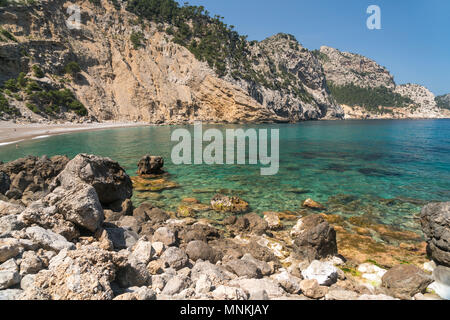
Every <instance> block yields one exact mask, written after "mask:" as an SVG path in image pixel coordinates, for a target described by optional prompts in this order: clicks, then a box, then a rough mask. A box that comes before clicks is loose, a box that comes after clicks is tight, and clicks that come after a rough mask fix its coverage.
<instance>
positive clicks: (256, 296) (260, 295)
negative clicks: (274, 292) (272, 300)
mask: <svg viewBox="0 0 450 320" xmlns="http://www.w3.org/2000/svg"><path fill="white" fill-rule="evenodd" d="M249 300H254V301H264V300H269V295H268V294H267V292H266V290H258V291H252V292H250V297H249Z"/></svg>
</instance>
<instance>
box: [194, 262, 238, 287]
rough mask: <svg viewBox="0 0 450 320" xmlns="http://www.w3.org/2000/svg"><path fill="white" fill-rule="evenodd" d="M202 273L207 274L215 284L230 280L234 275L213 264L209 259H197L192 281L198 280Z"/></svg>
mask: <svg viewBox="0 0 450 320" xmlns="http://www.w3.org/2000/svg"><path fill="white" fill-rule="evenodd" d="M202 275H207V276H208V277H209V279H210V280H211V281H212V283H213V284H221V283H224V281H227V280H230V279H231V278H232V275H231V273H230V272H228V271H227V270H225V268H223V267H221V266H217V265H214V264H212V263H211V262H209V261H201V260H199V261H197V262H196V263H195V265H194V267H193V268H192V271H191V279H192V281H197V280H198V279H200V277H201V276H202Z"/></svg>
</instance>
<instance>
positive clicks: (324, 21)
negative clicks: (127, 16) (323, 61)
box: [179, 0, 450, 95]
mask: <svg viewBox="0 0 450 320" xmlns="http://www.w3.org/2000/svg"><path fill="white" fill-rule="evenodd" d="M179 2H180V3H183V2H184V1H179ZM189 3H190V4H192V5H203V6H204V7H205V8H206V9H207V10H208V11H209V12H210V13H211V15H214V14H219V15H221V16H223V17H225V20H224V21H225V22H226V23H228V24H230V25H234V26H235V29H236V30H237V31H238V32H239V33H241V34H245V35H248V36H249V40H262V39H264V38H266V37H269V36H271V35H273V34H276V33H278V32H284V33H290V34H293V35H294V36H295V37H296V38H297V40H298V41H299V42H300V43H302V44H303V45H304V46H305V47H306V48H308V49H317V48H319V47H320V46H322V45H327V46H330V47H334V48H338V49H339V50H342V51H349V52H354V53H359V54H362V55H364V56H367V57H369V58H371V59H374V60H375V61H377V62H378V63H379V64H380V65H382V66H385V67H386V68H388V69H389V70H390V71H391V73H392V75H393V76H394V78H395V81H396V82H397V83H398V84H402V83H409V82H411V83H418V84H421V85H424V86H426V87H427V88H428V89H430V90H431V91H432V92H433V93H435V94H436V95H440V94H445V93H450V1H448V0H409V1H408V0H370V1H366V0H345V1H336V0H277V1H268V0H223V1H219V0H191V1H189ZM369 5H378V6H379V7H380V8H381V27H382V29H381V30H369V29H367V27H366V20H367V18H368V17H369V15H368V14H367V13H366V9H367V7H368V6H369Z"/></svg>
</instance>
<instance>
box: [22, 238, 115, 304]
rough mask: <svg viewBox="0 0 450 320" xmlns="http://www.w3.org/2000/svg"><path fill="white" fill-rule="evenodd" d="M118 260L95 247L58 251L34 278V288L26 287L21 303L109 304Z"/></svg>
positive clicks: (110, 253) (107, 252)
mask: <svg viewBox="0 0 450 320" xmlns="http://www.w3.org/2000/svg"><path fill="white" fill-rule="evenodd" d="M122 263H123V260H122V259H121V257H120V256H119V255H118V254H116V253H114V252H110V251H104V250H101V249H99V248H95V247H84V248H81V249H78V250H72V251H70V250H62V251H61V252H60V253H59V254H58V255H57V256H55V257H54V258H53V259H52V260H51V261H50V265H49V268H48V270H42V271H40V272H39V273H37V274H36V276H35V278H34V285H33V286H30V287H28V288H27V289H26V290H25V292H24V294H23V298H24V299H32V300H34V299H39V300H42V299H43V300H47V299H51V300H111V299H113V298H114V294H113V291H112V288H111V284H110V282H111V281H112V280H114V278H115V274H116V271H117V268H118V267H119V266H120V265H121V264H122Z"/></svg>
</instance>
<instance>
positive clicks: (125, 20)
mask: <svg viewBox="0 0 450 320" xmlns="http://www.w3.org/2000/svg"><path fill="white" fill-rule="evenodd" d="M76 3H77V4H78V5H79V6H80V7H81V12H82V15H81V22H82V26H81V29H80V30H70V29H69V28H67V27H66V25H65V23H66V19H67V17H68V15H67V14H66V8H67V6H68V5H70V4H71V3H66V2H64V1H60V0H48V1H42V2H41V5H38V6H35V7H28V8H20V7H19V8H8V9H5V10H2V11H0V21H1V24H2V27H4V28H5V29H8V30H9V31H10V32H11V33H12V34H14V37H15V38H16V40H17V42H12V41H9V42H7V43H4V42H0V59H2V61H5V62H6V63H5V64H3V63H2V66H1V70H0V72H1V77H2V79H1V80H3V81H4V80H6V79H8V78H11V77H16V76H17V74H18V73H19V72H20V71H25V72H28V76H30V77H32V73H31V70H30V67H31V65H34V64H38V65H40V66H41V68H42V69H43V71H44V72H45V74H46V77H45V78H44V79H40V80H39V81H41V82H42V81H48V82H50V83H53V84H54V85H55V86H57V85H60V82H64V84H65V86H66V87H69V88H71V89H72V90H73V91H74V92H75V94H76V96H77V98H78V99H79V100H80V101H81V102H82V103H83V104H84V105H85V106H86V107H87V108H88V110H89V113H90V114H91V115H93V116H95V117H96V118H97V119H99V120H111V119H114V120H121V121H133V120H136V121H145V122H150V123H182V122H192V121H194V120H202V121H208V122H263V121H287V119H283V118H282V117H279V116H277V115H276V114H275V113H274V112H273V111H271V110H269V109H267V108H265V107H264V106H262V105H261V104H260V103H258V102H257V101H256V100H255V99H253V98H252V97H251V96H250V95H249V94H248V93H247V92H246V91H245V90H243V89H242V88H241V87H239V86H237V85H235V84H233V83H231V82H229V81H225V80H223V79H220V78H219V77H217V76H216V75H215V73H214V71H212V70H211V69H210V68H209V67H208V66H207V64H205V63H202V62H199V61H198V60H196V59H195V57H194V56H193V55H192V54H191V53H190V52H189V51H188V50H187V49H186V48H184V47H181V46H179V45H177V44H175V43H173V42H172V41H170V39H169V37H168V36H167V35H166V34H165V33H163V32H159V31H158V26H157V25H156V24H152V23H146V24H145V25H135V24H136V23H135V21H136V17H135V16H134V15H132V14H130V13H128V12H126V11H124V10H122V11H117V10H115V8H114V7H113V6H112V5H111V4H110V3H109V2H108V1H103V2H102V7H97V6H94V5H92V4H91V3H90V2H88V1H77V2H76ZM133 32H142V41H141V43H142V45H140V46H139V47H138V48H135V47H134V46H133V44H132V43H131V41H130V36H131V34H132V33H133ZM21 50H22V51H25V52H27V56H26V57H23V55H21V54H20V51H21ZM70 61H76V62H77V63H79V65H80V67H81V70H82V71H81V72H80V74H79V75H77V76H76V77H75V78H74V79H73V81H71V80H69V79H67V77H62V76H61V74H62V73H63V69H64V66H65V65H67V63H69V62H70ZM22 110H24V108H22ZM24 111H25V112H26V113H27V111H26V110H24ZM28 113H30V111H28Z"/></svg>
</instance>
